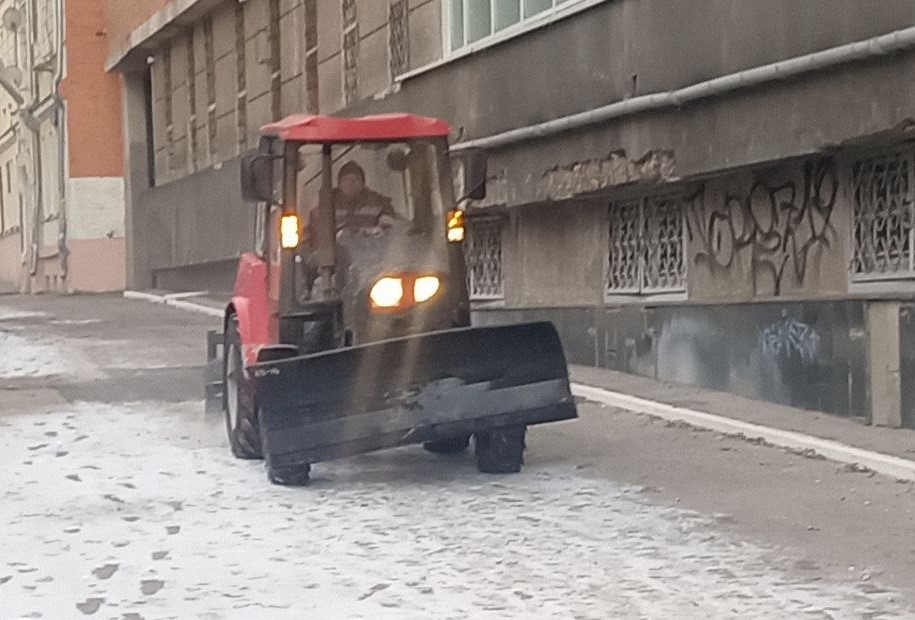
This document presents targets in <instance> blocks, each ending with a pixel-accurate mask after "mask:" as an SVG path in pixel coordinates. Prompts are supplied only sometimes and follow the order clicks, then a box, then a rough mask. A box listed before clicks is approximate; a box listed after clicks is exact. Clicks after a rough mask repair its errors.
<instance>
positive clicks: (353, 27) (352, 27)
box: [342, 0, 359, 105]
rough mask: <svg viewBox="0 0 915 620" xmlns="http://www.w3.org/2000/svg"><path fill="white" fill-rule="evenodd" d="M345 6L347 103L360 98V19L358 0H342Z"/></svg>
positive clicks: (344, 61) (345, 80) (344, 33)
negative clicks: (358, 64)
mask: <svg viewBox="0 0 915 620" xmlns="http://www.w3.org/2000/svg"><path fill="white" fill-rule="evenodd" d="M342 8H343V98H344V101H345V102H346V104H347V105H349V104H350V103H353V102H354V101H357V100H358V99H359V73H358V66H357V64H356V63H357V60H358V58H359V20H358V19H357V17H356V0H342Z"/></svg>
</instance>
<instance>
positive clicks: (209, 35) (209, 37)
mask: <svg viewBox="0 0 915 620" xmlns="http://www.w3.org/2000/svg"><path fill="white" fill-rule="evenodd" d="M203 50H204V55H205V56H206V77H207V151H208V153H209V156H210V161H211V162H212V161H215V160H216V53H215V51H214V49H213V18H212V17H207V18H206V19H205V20H204V22H203Z"/></svg>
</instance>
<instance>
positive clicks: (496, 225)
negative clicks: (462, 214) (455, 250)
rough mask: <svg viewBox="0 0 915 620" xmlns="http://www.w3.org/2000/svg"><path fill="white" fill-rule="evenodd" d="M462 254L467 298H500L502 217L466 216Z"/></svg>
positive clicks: (501, 296)
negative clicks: (465, 268) (468, 294)
mask: <svg viewBox="0 0 915 620" xmlns="http://www.w3.org/2000/svg"><path fill="white" fill-rule="evenodd" d="M464 256H465V261H466V263H467V289H468V291H469V292H470V299H473V300H478V301H482V300H492V299H502V298H503V297H504V295H505V293H504V291H503V289H502V218H500V217H498V216H495V217H490V216H485V217H483V216H478V217H471V218H468V219H467V238H466V240H465V241H464Z"/></svg>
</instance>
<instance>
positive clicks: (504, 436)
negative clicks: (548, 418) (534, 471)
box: [475, 424, 527, 474]
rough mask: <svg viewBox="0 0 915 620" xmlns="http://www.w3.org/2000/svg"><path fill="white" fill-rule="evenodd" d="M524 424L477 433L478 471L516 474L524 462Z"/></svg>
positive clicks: (525, 429)
mask: <svg viewBox="0 0 915 620" xmlns="http://www.w3.org/2000/svg"><path fill="white" fill-rule="evenodd" d="M526 431H527V427H526V426H524V425H523V424H521V425H518V426H508V427H505V428H497V429H495V430H492V431H489V432H486V433H477V434H476V438H475V448H476V455H477V469H479V470H480V471H481V472H483V473H487V474H514V473H518V472H519V471H521V464H522V463H523V462H524V435H525V433H526Z"/></svg>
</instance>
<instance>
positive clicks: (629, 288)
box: [606, 194, 686, 295]
mask: <svg viewBox="0 0 915 620" xmlns="http://www.w3.org/2000/svg"><path fill="white" fill-rule="evenodd" d="M683 217H684V210H683V196H682V195H680V194H672V195H665V196H649V197H644V198H640V199H635V200H627V201H621V202H616V203H613V204H611V205H610V209H609V218H608V220H609V233H610V236H609V247H608V250H609V251H608V260H607V288H606V292H607V293H608V294H611V295H612V294H640V293H664V292H678V291H683V290H684V289H685V287H686V258H685V247H684V243H685V241H684V225H683Z"/></svg>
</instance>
